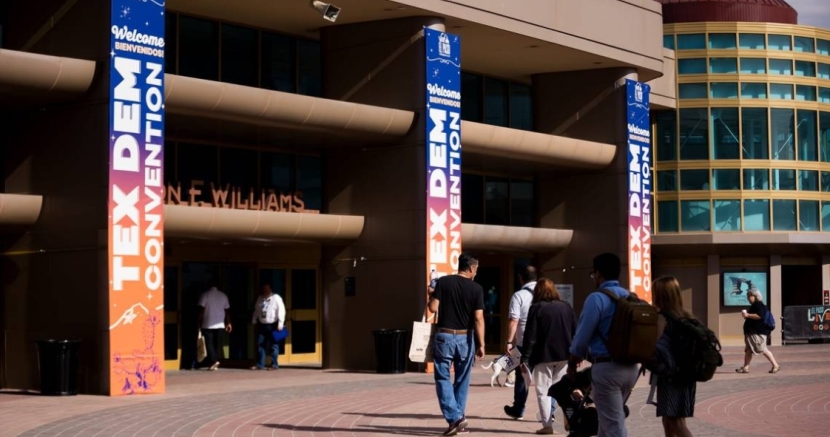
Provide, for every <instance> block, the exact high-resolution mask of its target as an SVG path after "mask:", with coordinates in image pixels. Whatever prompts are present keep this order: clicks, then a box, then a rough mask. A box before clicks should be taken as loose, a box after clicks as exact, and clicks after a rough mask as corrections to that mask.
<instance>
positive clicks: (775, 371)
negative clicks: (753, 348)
mask: <svg viewBox="0 0 830 437" xmlns="http://www.w3.org/2000/svg"><path fill="white" fill-rule="evenodd" d="M779 370H781V366H773V367H772V369H770V371H769V373H778V371H779Z"/></svg>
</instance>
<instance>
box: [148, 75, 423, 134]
mask: <svg viewBox="0 0 830 437" xmlns="http://www.w3.org/2000/svg"><path fill="white" fill-rule="evenodd" d="M164 85H165V94H166V99H165V109H166V110H167V111H168V112H171V113H178V114H187V115H199V116H204V117H208V118H217V119H223V120H236V121H241V122H246V123H254V124H261V125H276V126H290V127H294V128H297V127H302V128H306V129H324V130H330V131H343V132H355V133H364V134H373V135H389V136H403V135H405V134H406V133H407V132H408V131H409V128H410V127H411V126H412V122H413V120H414V119H415V114H414V113H413V112H410V111H401V110H397V109H390V108H382V107H379V106H370V105H360V104H356V103H350V102H343V101H339V100H329V99H322V98H317V97H309V96H303V95H299V94H291V93H284V92H279V91H269V90H264V89H260V88H251V87H246V86H241V85H234V84H229V83H222V82H214V81H209V80H202V79H194V78H191V77H184V76H177V75H173V74H167V75H165V78H164Z"/></svg>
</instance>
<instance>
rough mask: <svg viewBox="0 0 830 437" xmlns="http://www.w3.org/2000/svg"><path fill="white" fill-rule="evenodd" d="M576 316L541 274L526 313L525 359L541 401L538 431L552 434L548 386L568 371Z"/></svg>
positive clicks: (552, 284)
mask: <svg viewBox="0 0 830 437" xmlns="http://www.w3.org/2000/svg"><path fill="white" fill-rule="evenodd" d="M574 331H576V316H575V315H574V311H573V309H572V308H571V306H570V305H568V304H567V303H565V302H562V300H561V298H560V297H559V292H557V291H556V286H555V285H554V283H553V281H551V280H550V279H547V278H542V279H540V280H539V281H538V282H537V283H536V288H534V290H533V303H532V304H531V305H530V311H529V312H528V315H527V326H526V328H525V336H524V344H523V347H522V350H523V351H524V354H523V355H522V363H523V364H526V365H527V366H528V367H529V368H531V369H533V382H534V384H536V396H537V397H538V401H539V413H540V415H541V417H542V428H541V429H539V430H538V431H536V434H553V420H554V419H553V416H552V415H551V414H550V403H551V398H550V396H548V390H549V389H550V387H551V386H552V385H553V384H556V383H557V382H559V380H560V379H562V377H563V376H564V375H565V372H566V371H567V367H568V366H567V365H568V357H569V353H568V349H570V347H571V340H572V339H573V334H574Z"/></svg>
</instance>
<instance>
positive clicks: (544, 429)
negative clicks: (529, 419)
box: [536, 426, 553, 435]
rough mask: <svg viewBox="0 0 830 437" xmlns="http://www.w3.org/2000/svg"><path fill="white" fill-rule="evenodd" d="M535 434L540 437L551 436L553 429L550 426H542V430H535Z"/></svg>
mask: <svg viewBox="0 0 830 437" xmlns="http://www.w3.org/2000/svg"><path fill="white" fill-rule="evenodd" d="M536 434H540V435H552V434H553V427H551V426H543V427H542V429H537V430H536Z"/></svg>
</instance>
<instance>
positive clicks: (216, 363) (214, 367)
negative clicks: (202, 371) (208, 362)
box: [208, 361, 219, 370]
mask: <svg viewBox="0 0 830 437" xmlns="http://www.w3.org/2000/svg"><path fill="white" fill-rule="evenodd" d="M218 368H219V361H217V362H215V363H213V365H212V366H210V368H209V369H208V370H216V369H218Z"/></svg>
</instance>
